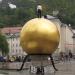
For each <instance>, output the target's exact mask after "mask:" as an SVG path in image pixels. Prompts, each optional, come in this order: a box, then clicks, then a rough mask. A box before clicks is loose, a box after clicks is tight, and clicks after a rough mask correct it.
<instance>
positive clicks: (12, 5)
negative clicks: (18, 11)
mask: <svg viewBox="0 0 75 75" xmlns="http://www.w3.org/2000/svg"><path fill="white" fill-rule="evenodd" d="M8 4H9V7H10V8H11V9H14V8H16V5H14V4H11V3H8Z"/></svg>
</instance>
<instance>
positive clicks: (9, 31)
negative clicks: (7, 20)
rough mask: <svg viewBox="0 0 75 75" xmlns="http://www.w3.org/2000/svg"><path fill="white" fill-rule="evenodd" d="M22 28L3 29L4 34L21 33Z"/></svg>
mask: <svg viewBox="0 0 75 75" xmlns="http://www.w3.org/2000/svg"><path fill="white" fill-rule="evenodd" d="M21 29H22V27H5V28H2V29H1V32H2V33H5V34H6V33H12V34H14V33H19V32H20V31H21Z"/></svg>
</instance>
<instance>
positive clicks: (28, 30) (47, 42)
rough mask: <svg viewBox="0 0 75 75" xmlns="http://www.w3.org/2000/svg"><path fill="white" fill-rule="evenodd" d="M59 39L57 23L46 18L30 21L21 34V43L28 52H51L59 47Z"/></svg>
mask: <svg viewBox="0 0 75 75" xmlns="http://www.w3.org/2000/svg"><path fill="white" fill-rule="evenodd" d="M59 39H60V36H59V31H58V29H57V27H56V25H55V24H54V23H52V22H51V21H50V20H47V19H44V18H35V19H32V20H30V21H28V22H27V23H26V24H25V25H24V27H23V28H22V30H21V34H20V44H21V46H22V48H23V50H24V51H25V52H26V53H28V54H51V53H53V52H54V51H55V50H56V48H57V47H58V44H59Z"/></svg>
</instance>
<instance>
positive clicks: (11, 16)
mask: <svg viewBox="0 0 75 75" xmlns="http://www.w3.org/2000/svg"><path fill="white" fill-rule="evenodd" d="M14 4H16V6H17V8H16V9H10V8H9V7H8V6H7V7H5V8H0V27H4V26H17V25H23V24H24V23H25V22H27V21H28V20H30V19H32V18H34V17H36V6H37V4H41V5H42V6H43V15H46V14H49V15H52V12H53V11H56V10H57V11H59V13H58V15H57V17H58V18H59V19H60V20H61V21H62V22H64V23H67V24H69V23H70V24H72V26H74V25H75V0H15V2H14Z"/></svg>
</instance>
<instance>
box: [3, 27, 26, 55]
mask: <svg viewBox="0 0 75 75" xmlns="http://www.w3.org/2000/svg"><path fill="white" fill-rule="evenodd" d="M21 28H22V27H8V28H3V29H2V33H4V34H5V35H6V37H7V41H8V44H9V56H12V55H15V56H22V55H24V54H25V52H23V50H22V48H21V46H20V41H19V35H20V30H21Z"/></svg>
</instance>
